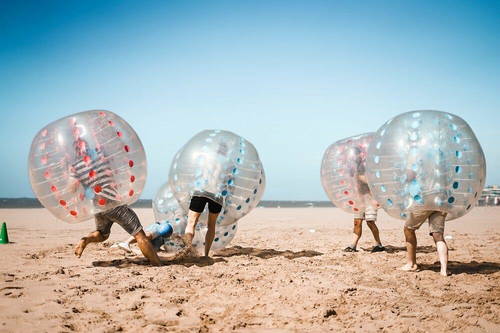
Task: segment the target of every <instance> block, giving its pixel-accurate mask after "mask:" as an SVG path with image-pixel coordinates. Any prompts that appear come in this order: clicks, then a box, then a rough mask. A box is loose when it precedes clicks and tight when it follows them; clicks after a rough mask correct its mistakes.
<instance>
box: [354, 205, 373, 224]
mask: <svg viewBox="0 0 500 333" xmlns="http://www.w3.org/2000/svg"><path fill="white" fill-rule="evenodd" d="M354 218H355V219H361V220H365V221H367V222H375V221H377V210H376V209H375V208H373V207H366V209H365V211H364V212H357V213H355V214H354Z"/></svg>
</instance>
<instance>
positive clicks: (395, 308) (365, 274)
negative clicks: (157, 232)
mask: <svg viewBox="0 0 500 333" xmlns="http://www.w3.org/2000/svg"><path fill="white" fill-rule="evenodd" d="M136 211H137V212H138V214H139V216H140V218H141V221H142V223H143V225H147V224H149V223H150V222H152V221H153V214H152V210H151V209H137V210H136ZM499 214H500V209H498V208H482V207H479V208H475V209H474V210H473V211H472V212H471V213H470V214H468V215H467V216H465V217H463V218H461V219H458V220H456V221H451V222H450V223H448V224H447V227H446V232H445V235H449V236H451V237H452V240H451V241H450V242H449V246H450V248H451V251H450V270H451V273H452V275H451V276H450V277H448V278H444V277H441V276H440V275H439V274H438V269H439V264H438V262H437V255H436V252H435V248H434V244H433V242H432V238H431V237H429V236H428V234H427V225H424V226H423V227H422V228H421V229H420V230H419V231H418V234H417V235H418V239H419V244H418V253H417V256H418V260H419V263H420V264H421V271H419V272H412V273H406V272H402V271H399V270H397V268H398V267H400V266H401V265H402V264H403V263H404V258H405V251H404V247H403V246H404V242H403V240H404V239H403V235H402V222H401V221H397V220H394V219H392V218H390V217H388V216H387V215H386V214H384V213H383V212H382V213H381V214H380V218H379V222H378V225H379V228H380V230H381V237H382V241H383V242H384V244H385V245H386V246H387V247H388V249H389V251H388V252H383V253H371V252H369V249H370V248H371V247H372V246H373V245H374V244H373V238H372V236H371V233H370V231H369V229H368V228H366V225H365V226H364V228H363V232H364V234H363V237H362V239H361V242H360V246H361V248H362V249H365V250H360V251H359V252H358V253H344V252H343V251H342V249H343V248H344V247H345V246H346V245H348V244H349V242H350V240H351V228H352V225H351V224H352V222H351V216H349V215H348V214H346V213H343V212H342V211H340V210H339V209H335V208H286V209H285V208H282V209H278V208H258V209H255V210H254V211H253V212H252V213H251V214H249V215H248V216H247V217H245V218H244V219H243V220H241V222H240V228H239V231H238V234H237V235H236V237H235V239H234V240H233V242H232V243H231V244H230V245H229V247H228V248H227V249H225V250H223V251H221V252H220V253H218V254H214V255H213V256H212V258H210V259H201V258H198V259H187V260H185V261H182V262H174V263H170V264H168V265H165V266H162V267H152V266H149V265H147V263H146V262H145V260H144V259H142V258H139V257H132V256H128V257H126V256H125V255H124V254H123V253H122V252H120V251H119V250H114V249H110V248H109V247H110V245H111V244H112V243H113V242H114V241H117V240H121V239H123V238H126V237H127V235H126V234H125V232H124V231H123V230H121V229H120V227H119V226H114V227H113V230H112V234H111V237H110V239H109V241H107V242H105V243H103V244H99V245H95V244H92V245H90V246H89V247H88V248H87V250H86V252H85V253H84V255H83V256H82V258H81V259H78V258H76V257H75V256H74V254H73V247H74V245H75V243H76V242H77V241H78V239H79V238H80V237H82V236H83V235H85V234H86V233H87V232H88V231H91V230H93V222H92V221H87V222H84V223H80V224H76V225H69V224H66V223H64V222H61V221H57V220H56V219H55V218H54V217H52V216H51V215H50V213H49V212H48V211H47V210H44V209H3V210H0V218H1V221H6V222H7V225H8V230H9V237H10V240H11V242H12V243H11V244H8V245H0V251H1V253H2V255H1V256H0V267H1V268H0V270H1V273H2V274H1V281H0V331H2V332H30V331H37V332H71V331H89V332H115V331H126V332H128V331H130V332H138V331H143V332H165V331H178V332H212V331H214V332H216V331H238V332H260V331H273V332H288V331H309V332H319V331H348V332H350V331H370V332H377V331H385V332H429V331H431V332H443V331H461V332H499V331H500V286H499V281H500V251H499V250H498V248H497V246H498V245H499V243H500V242H499V241H500V229H499V227H498V226H499V222H500V221H499V217H498V216H499ZM1 221H0V222H1Z"/></svg>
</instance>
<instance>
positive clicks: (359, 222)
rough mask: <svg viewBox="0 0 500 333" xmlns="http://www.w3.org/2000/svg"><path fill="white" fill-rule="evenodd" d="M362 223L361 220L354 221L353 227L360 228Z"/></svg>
mask: <svg viewBox="0 0 500 333" xmlns="http://www.w3.org/2000/svg"><path fill="white" fill-rule="evenodd" d="M362 223H363V220H362V219H354V227H358V228H359V227H361V225H362Z"/></svg>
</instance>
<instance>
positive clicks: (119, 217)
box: [69, 124, 161, 265]
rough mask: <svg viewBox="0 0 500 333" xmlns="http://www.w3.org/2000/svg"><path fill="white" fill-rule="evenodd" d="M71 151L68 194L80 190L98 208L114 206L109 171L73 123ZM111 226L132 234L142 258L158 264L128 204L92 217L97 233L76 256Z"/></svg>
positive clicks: (102, 237)
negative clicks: (72, 160) (71, 161)
mask: <svg viewBox="0 0 500 333" xmlns="http://www.w3.org/2000/svg"><path fill="white" fill-rule="evenodd" d="M74 134H75V141H74V152H75V154H76V161H77V162H76V163H74V164H72V165H71V166H70V170H69V175H70V178H71V180H70V182H69V183H70V191H71V192H74V193H76V192H77V191H78V189H80V188H83V191H84V194H82V196H84V197H87V198H92V199H93V201H94V202H97V203H98V204H99V205H101V206H107V205H108V206H111V205H113V204H116V201H117V200H118V193H117V192H116V190H115V188H114V186H113V179H112V177H111V174H112V173H111V169H110V168H109V165H108V163H107V162H106V160H105V158H104V154H103V153H102V151H100V149H98V148H95V149H93V148H91V147H90V146H89V144H88V143H87V141H85V140H83V139H81V138H80V134H79V131H78V126H77V125H76V124H75V131H74ZM113 223H117V224H119V225H120V226H121V227H122V228H123V229H125V231H127V232H128V233H129V234H130V235H132V236H133V237H134V238H135V239H136V241H137V245H138V246H139V248H140V249H141V252H142V253H143V255H144V256H145V257H146V258H147V259H148V260H149V261H150V262H151V263H152V264H153V265H160V264H161V263H160V259H159V258H158V255H157V254H156V251H154V248H153V246H152V245H151V242H150V241H149V239H148V238H147V237H146V234H145V233H144V230H143V229H142V225H141V222H140V221H139V218H138V217H137V214H136V213H135V212H134V211H133V210H132V209H131V208H130V207H128V206H127V205H120V206H117V207H114V208H111V209H109V210H107V211H104V212H100V213H97V214H96V215H95V225H96V230H95V231H93V232H91V233H89V234H88V235H87V236H86V237H83V238H82V239H81V240H80V242H79V243H78V244H77V246H76V248H75V255H76V256H77V257H78V258H80V257H81V255H82V253H83V251H84V250H85V248H86V247H87V245H88V244H90V243H99V242H103V241H105V240H106V239H108V237H109V235H110V232H111V226H112V225H113Z"/></svg>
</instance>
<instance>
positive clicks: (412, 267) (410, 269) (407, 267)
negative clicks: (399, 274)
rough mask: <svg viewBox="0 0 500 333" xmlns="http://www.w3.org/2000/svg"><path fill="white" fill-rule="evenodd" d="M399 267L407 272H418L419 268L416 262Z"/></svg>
mask: <svg viewBox="0 0 500 333" xmlns="http://www.w3.org/2000/svg"><path fill="white" fill-rule="evenodd" d="M399 269H400V270H402V271H405V272H416V271H417V270H418V266H417V265H416V264H414V265H412V264H406V265H404V266H403V267H400V268H399Z"/></svg>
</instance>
